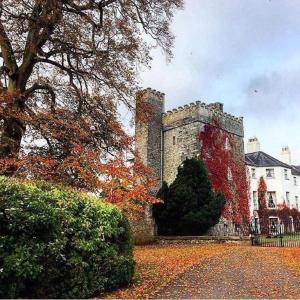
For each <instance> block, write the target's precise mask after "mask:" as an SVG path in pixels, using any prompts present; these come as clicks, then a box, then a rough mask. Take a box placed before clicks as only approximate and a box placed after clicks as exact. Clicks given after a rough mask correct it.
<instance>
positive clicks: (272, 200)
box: [267, 192, 276, 208]
mask: <svg viewBox="0 0 300 300" xmlns="http://www.w3.org/2000/svg"><path fill="white" fill-rule="evenodd" d="M267 202H268V208H276V192H267Z"/></svg>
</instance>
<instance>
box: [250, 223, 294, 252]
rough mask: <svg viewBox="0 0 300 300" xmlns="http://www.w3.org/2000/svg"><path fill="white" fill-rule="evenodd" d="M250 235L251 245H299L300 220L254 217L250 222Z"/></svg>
mask: <svg viewBox="0 0 300 300" xmlns="http://www.w3.org/2000/svg"><path fill="white" fill-rule="evenodd" d="M250 237H251V243H252V245H253V246H263V247H300V221H294V220H292V219H290V220H287V221H281V220H279V219H277V218H269V219H267V220H258V219H255V220H253V221H252V222H251V223H250Z"/></svg>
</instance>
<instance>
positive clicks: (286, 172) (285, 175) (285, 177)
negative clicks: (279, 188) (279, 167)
mask: <svg viewBox="0 0 300 300" xmlns="http://www.w3.org/2000/svg"><path fill="white" fill-rule="evenodd" d="M284 179H286V180H288V179H289V177H288V170H287V169H284Z"/></svg>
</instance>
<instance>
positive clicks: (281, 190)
mask: <svg viewBox="0 0 300 300" xmlns="http://www.w3.org/2000/svg"><path fill="white" fill-rule="evenodd" d="M247 167H248V170H249V175H250V216H253V212H254V199H253V191H256V192H257V189H258V183H259V178H260V177H261V176H262V177H263V178H264V180H265V182H266V185H267V191H268V192H276V204H277V205H278V204H283V203H284V201H285V202H286V205H288V203H287V201H286V192H289V193H290V197H289V198H290V208H296V200H295V196H298V205H299V207H300V176H295V177H296V180H297V185H295V184H294V175H292V174H291V169H287V172H288V179H285V176H284V169H285V168H282V167H251V166H247ZM252 168H254V169H255V172H256V178H252V176H251V174H252V173H251V169H252ZM266 169H274V175H275V176H274V178H267V177H266Z"/></svg>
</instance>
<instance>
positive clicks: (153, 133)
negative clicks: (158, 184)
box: [135, 88, 164, 178]
mask: <svg viewBox="0 0 300 300" xmlns="http://www.w3.org/2000/svg"><path fill="white" fill-rule="evenodd" d="M142 93H143V96H142V99H141V100H140V101H137V103H136V131H135V132H136V150H137V151H138V153H139V155H140V156H141V158H142V161H143V162H144V164H146V165H147V166H149V167H151V168H152V170H153V172H154V175H155V176H156V177H157V178H161V173H162V114H163V111H164V94H162V93H160V92H157V91H155V90H152V89H150V88H148V89H146V90H144V91H142ZM144 103H147V105H149V106H150V108H151V110H150V116H149V120H148V121H147V122H140V121H139V115H140V114H144V113H145V111H144V109H145V105H144Z"/></svg>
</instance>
